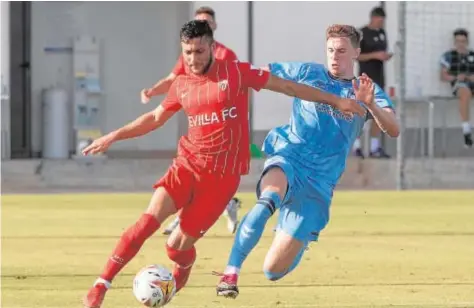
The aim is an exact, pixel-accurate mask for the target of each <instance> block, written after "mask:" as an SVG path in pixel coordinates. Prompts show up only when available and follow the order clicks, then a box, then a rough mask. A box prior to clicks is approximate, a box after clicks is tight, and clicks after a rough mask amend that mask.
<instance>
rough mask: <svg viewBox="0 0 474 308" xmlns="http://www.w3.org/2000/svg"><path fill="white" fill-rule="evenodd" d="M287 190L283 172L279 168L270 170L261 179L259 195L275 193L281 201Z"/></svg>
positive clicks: (286, 181)
mask: <svg viewBox="0 0 474 308" xmlns="http://www.w3.org/2000/svg"><path fill="white" fill-rule="evenodd" d="M287 189H288V180H287V178H286V175H285V172H284V171H283V169H281V168H280V167H272V168H270V169H269V170H268V171H267V172H266V173H265V175H264V176H263V177H262V181H261V183H260V191H261V193H262V194H263V193H265V192H267V193H276V194H278V197H279V198H280V199H281V200H283V198H284V197H285V195H286V191H287Z"/></svg>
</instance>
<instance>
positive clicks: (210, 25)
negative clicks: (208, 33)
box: [194, 13, 217, 31]
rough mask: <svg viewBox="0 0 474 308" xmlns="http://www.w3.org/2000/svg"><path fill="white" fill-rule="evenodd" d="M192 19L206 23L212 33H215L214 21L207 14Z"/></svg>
mask: <svg viewBox="0 0 474 308" xmlns="http://www.w3.org/2000/svg"><path fill="white" fill-rule="evenodd" d="M194 19H196V20H205V21H207V23H208V24H209V27H211V29H212V31H216V29H217V24H216V21H215V20H214V18H212V16H211V15H209V14H206V13H202V14H197V15H196V16H194Z"/></svg>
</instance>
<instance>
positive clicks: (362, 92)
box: [352, 74, 375, 107]
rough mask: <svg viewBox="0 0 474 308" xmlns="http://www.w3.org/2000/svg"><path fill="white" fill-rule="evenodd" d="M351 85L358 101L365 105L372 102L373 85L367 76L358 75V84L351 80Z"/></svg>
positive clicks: (368, 105) (369, 104)
mask: <svg viewBox="0 0 474 308" xmlns="http://www.w3.org/2000/svg"><path fill="white" fill-rule="evenodd" d="M352 86H353V87H354V92H355V95H356V99H357V100H358V101H361V102H363V103H364V104H365V105H366V106H367V107H370V106H371V105H373V104H374V98H375V85H374V83H373V81H372V79H370V78H369V76H367V75H366V74H362V76H360V77H359V84H357V81H356V80H353V81H352Z"/></svg>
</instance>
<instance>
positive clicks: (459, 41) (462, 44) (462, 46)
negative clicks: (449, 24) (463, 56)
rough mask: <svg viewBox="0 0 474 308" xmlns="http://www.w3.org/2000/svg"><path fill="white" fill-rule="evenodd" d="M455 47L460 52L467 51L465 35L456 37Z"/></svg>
mask: <svg viewBox="0 0 474 308" xmlns="http://www.w3.org/2000/svg"><path fill="white" fill-rule="evenodd" d="M454 46H455V47H456V49H458V50H466V49H467V37H465V36H464V35H456V36H455V37H454Z"/></svg>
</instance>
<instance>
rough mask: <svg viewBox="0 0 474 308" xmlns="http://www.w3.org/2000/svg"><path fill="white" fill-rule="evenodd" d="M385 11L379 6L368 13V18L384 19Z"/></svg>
mask: <svg viewBox="0 0 474 308" xmlns="http://www.w3.org/2000/svg"><path fill="white" fill-rule="evenodd" d="M385 16H386V15H385V10H384V9H383V7H381V6H377V7H374V8H373V9H372V11H370V17H385Z"/></svg>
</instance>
